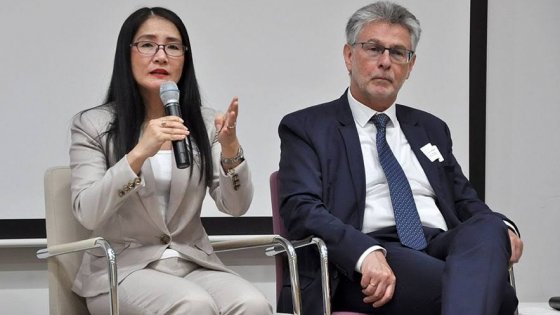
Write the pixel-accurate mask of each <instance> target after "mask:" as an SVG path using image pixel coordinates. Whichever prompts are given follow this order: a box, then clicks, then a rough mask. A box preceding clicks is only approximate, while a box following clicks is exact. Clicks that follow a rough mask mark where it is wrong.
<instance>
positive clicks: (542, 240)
mask: <svg viewBox="0 0 560 315" xmlns="http://www.w3.org/2000/svg"><path fill="white" fill-rule="evenodd" d="M558 12H560V2H559V1H557V0H534V1H524V0H490V1H489V17H488V20H489V23H488V24H489V26H488V100H487V106H488V108H487V125H488V131H487V158H486V163H487V164H486V170H487V173H486V198H487V202H488V203H489V204H490V206H491V207H493V208H494V209H496V210H498V209H499V211H501V212H503V213H504V214H506V215H508V216H509V217H511V218H512V219H513V220H514V221H515V222H516V223H517V225H518V226H519V228H520V230H521V236H522V239H523V240H524V243H525V253H524V257H523V259H522V261H521V263H519V264H518V265H517V266H516V276H517V280H518V292H519V297H520V298H521V300H524V301H547V300H548V299H549V298H550V297H551V296H558V295H560V268H559V267H558V266H559V265H560V246H559V244H558V241H559V240H560V228H559V225H558V223H559V221H560V181H559V179H560V159H559V158H560V141H559V140H558V139H557V138H558V135H560V123H559V121H558V116H559V115H560V96H559V95H560V94H559V93H558V89H559V87H560V62H559V59H558V58H559V56H560V41H559V40H558V35H559V29H560V19H558Z"/></svg>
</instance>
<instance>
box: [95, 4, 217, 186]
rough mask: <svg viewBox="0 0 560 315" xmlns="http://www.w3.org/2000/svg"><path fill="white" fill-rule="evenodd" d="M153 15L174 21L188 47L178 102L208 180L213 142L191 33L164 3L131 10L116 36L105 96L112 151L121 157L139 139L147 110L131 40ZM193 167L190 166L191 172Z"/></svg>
mask: <svg viewBox="0 0 560 315" xmlns="http://www.w3.org/2000/svg"><path fill="white" fill-rule="evenodd" d="M152 16H158V17H162V18H164V19H166V20H168V21H170V22H171V23H173V24H174V25H175V27H177V29H178V30H179V33H180V34H181V39H182V41H183V45H185V46H187V47H188V50H187V51H186V52H185V61H184V65H183V72H182V73H181V79H180V80H179V82H177V86H178V87H179V90H180V91H181V96H180V100H179V102H180V105H181V113H182V115H183V120H184V121H185V125H186V126H187V128H189V131H190V139H189V141H188V145H189V147H190V150H189V155H190V160H191V161H193V162H192V165H193V166H194V165H195V163H194V160H193V150H192V143H191V142H190V140H191V139H192V140H193V141H194V143H195V144H196V145H197V147H198V150H199V151H200V162H201V165H200V167H201V174H200V175H201V178H202V177H203V176H202V175H205V176H204V177H205V178H206V183H207V184H209V183H210V181H211V180H212V173H213V170H212V153H211V148H210V146H211V145H210V140H209V139H208V134H207V130H206V127H205V125H204V120H203V118H202V113H201V106H202V102H201V98H200V91H199V89H198V83H197V80H196V76H195V72H194V64H193V58H192V48H191V45H190V40H189V35H188V33H187V29H186V27H185V25H184V24H183V22H182V21H181V19H180V18H179V17H178V16H177V15H176V14H175V13H173V12H172V11H170V10H168V9H165V8H161V7H153V8H141V9H139V10H137V11H135V12H134V13H132V14H131V15H130V16H129V17H128V18H127V19H126V21H125V22H124V23H123V25H122V27H121V30H120V33H119V37H118V40H117V48H116V52H115V62H114V65H113V74H112V76H111V83H110V86H109V89H108V91H107V96H106V99H105V103H106V104H111V106H112V107H113V110H114V113H115V114H114V116H113V117H114V118H113V121H112V122H111V123H110V124H109V127H108V130H107V131H106V134H107V142H108V143H107V144H109V143H110V142H112V144H113V148H114V149H113V152H112V153H111V154H113V158H114V160H115V161H118V160H120V159H121V158H122V157H123V156H124V155H125V154H127V153H128V152H130V150H132V149H133V148H134V146H135V145H136V144H137V142H138V138H139V136H140V129H141V127H142V123H143V122H144V119H145V116H146V110H145V107H144V102H143V100H142V97H141V96H140V92H139V89H138V86H137V83H136V81H135V80H134V76H133V74H132V66H131V57H130V55H131V47H130V44H131V43H132V41H133V39H134V36H135V35H136V33H137V31H138V29H139V28H140V26H141V25H142V24H143V23H144V22H145V21H146V20H147V19H148V18H150V17H152ZM107 161H108V160H107ZM193 168H194V167H191V172H192V170H193Z"/></svg>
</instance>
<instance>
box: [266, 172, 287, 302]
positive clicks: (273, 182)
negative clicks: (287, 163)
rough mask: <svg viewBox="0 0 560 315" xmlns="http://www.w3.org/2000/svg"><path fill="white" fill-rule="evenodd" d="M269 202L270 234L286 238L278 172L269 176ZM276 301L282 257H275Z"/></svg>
mask: <svg viewBox="0 0 560 315" xmlns="http://www.w3.org/2000/svg"><path fill="white" fill-rule="evenodd" d="M270 201H271V203H272V232H273V233H274V234H278V235H280V236H284V237H286V236H287V231H286V228H285V227H284V222H282V218H281V217H280V200H279V196H278V171H275V172H273V173H272V174H270ZM275 259H276V301H278V299H279V298H280V291H281V290H282V281H283V272H284V270H283V264H284V259H285V258H284V257H283V256H282V255H277V256H276V258H275Z"/></svg>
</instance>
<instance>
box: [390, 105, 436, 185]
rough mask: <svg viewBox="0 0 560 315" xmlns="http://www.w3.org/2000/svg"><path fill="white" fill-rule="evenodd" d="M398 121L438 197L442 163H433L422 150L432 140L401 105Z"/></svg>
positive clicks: (398, 109) (398, 111) (398, 110)
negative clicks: (439, 169) (440, 164)
mask: <svg viewBox="0 0 560 315" xmlns="http://www.w3.org/2000/svg"><path fill="white" fill-rule="evenodd" d="M396 106H397V107H396V111H397V119H398V120H399V124H400V125H401V129H402V131H403V133H404V135H405V137H406V139H407V140H408V143H409V144H410V148H411V149H412V151H413V152H414V155H416V158H417V159H418V162H420V165H421V166H422V169H423V170H424V173H425V174H426V177H427V178H428V181H429V182H430V185H432V188H433V189H434V192H435V193H436V196H437V195H438V192H440V191H441V190H440V185H439V183H440V178H439V171H438V166H439V163H440V162H437V161H435V162H432V161H430V160H429V159H428V157H427V156H426V155H425V154H424V153H422V151H421V150H420V148H422V147H423V146H425V145H426V144H428V143H430V139H429V137H428V134H427V133H426V130H425V129H424V127H422V126H421V125H420V124H419V123H418V121H417V120H416V118H415V117H413V115H410V111H405V109H404V108H403V107H401V105H396Z"/></svg>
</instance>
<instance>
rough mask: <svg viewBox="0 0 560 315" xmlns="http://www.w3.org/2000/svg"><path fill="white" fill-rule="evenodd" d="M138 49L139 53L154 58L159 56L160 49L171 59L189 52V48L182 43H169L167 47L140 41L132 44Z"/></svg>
mask: <svg viewBox="0 0 560 315" xmlns="http://www.w3.org/2000/svg"><path fill="white" fill-rule="evenodd" d="M133 46H134V47H136V49H138V52H139V53H141V54H142V55H146V56H153V55H155V54H157V52H158V51H159V49H160V48H162V49H163V51H164V52H165V53H166V54H167V55H168V56H170V57H181V56H182V55H184V54H185V51H187V50H188V48H187V46H185V45H183V44H180V43H169V44H165V45H160V44H158V43H154V42H149V41H139V42H136V43H132V44H130V47H133Z"/></svg>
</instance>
